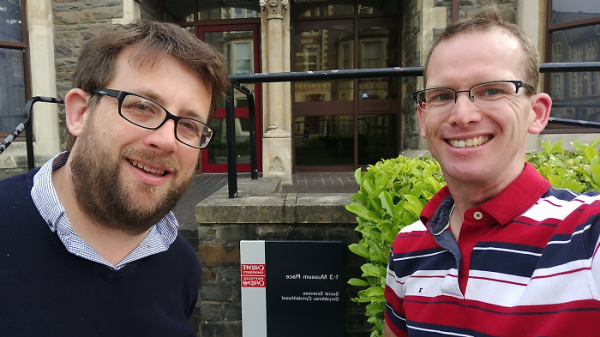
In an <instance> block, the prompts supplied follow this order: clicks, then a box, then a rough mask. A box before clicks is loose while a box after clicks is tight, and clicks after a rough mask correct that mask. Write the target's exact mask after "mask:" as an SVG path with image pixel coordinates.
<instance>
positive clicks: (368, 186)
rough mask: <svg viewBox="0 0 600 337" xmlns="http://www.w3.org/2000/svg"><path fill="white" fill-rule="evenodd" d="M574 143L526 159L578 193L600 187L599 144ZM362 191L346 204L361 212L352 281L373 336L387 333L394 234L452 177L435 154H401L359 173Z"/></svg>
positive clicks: (545, 147) (548, 147) (353, 248)
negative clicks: (356, 272) (359, 260)
mask: <svg viewBox="0 0 600 337" xmlns="http://www.w3.org/2000/svg"><path fill="white" fill-rule="evenodd" d="M599 143H600V138H597V139H595V140H594V141H593V142H592V143H591V144H589V145H587V144H583V143H581V142H580V141H575V142H572V143H571V145H572V146H573V148H574V151H569V152H567V151H565V150H564V149H563V148H562V141H559V142H557V143H556V144H554V145H552V143H551V142H550V141H546V142H543V143H542V148H543V151H541V152H530V153H527V155H526V158H525V159H526V161H528V162H530V163H531V164H533V166H534V167H535V168H536V169H537V170H538V172H540V174H541V175H542V176H544V177H545V178H546V179H548V181H550V183H551V184H552V186H554V187H556V188H568V189H570V190H573V191H576V192H583V191H588V190H592V189H594V190H598V191H600V157H599V156H598V152H597V151H596V146H597V145H598V144H599ZM354 175H355V178H356V181H357V182H358V184H359V185H360V190H359V192H357V193H356V194H354V195H352V200H353V201H354V202H353V203H352V204H350V205H348V206H346V209H347V210H348V211H350V212H352V213H354V214H356V215H357V218H356V220H357V222H358V226H357V227H356V231H358V232H360V233H361V234H362V239H361V240H360V242H358V243H353V244H351V245H350V246H349V247H348V248H349V249H350V250H351V251H352V252H353V253H354V254H356V255H359V256H361V257H363V258H365V259H366V260H367V263H365V264H364V265H363V266H362V267H361V269H362V272H363V274H362V277H361V278H353V279H350V280H349V281H348V283H349V284H351V285H354V286H359V287H362V288H363V289H362V290H360V291H359V292H358V297H356V298H353V299H352V300H353V301H355V302H360V303H367V305H366V310H365V315H366V316H367V317H369V318H368V322H369V323H371V324H372V325H373V327H372V330H373V331H372V333H371V337H380V336H382V334H383V333H382V331H383V313H384V309H385V298H384V295H383V292H384V288H385V278H386V275H387V272H386V270H387V263H388V259H389V253H390V248H391V245H392V242H393V241H394V238H395V237H396V235H397V234H398V232H399V231H400V229H402V228H403V227H404V226H406V225H410V224H412V223H413V222H415V221H417V220H418V218H419V215H420V213H421V210H422V209H423V206H424V205H425V204H426V203H427V201H429V199H431V197H433V195H434V194H435V193H436V192H437V191H438V190H439V189H440V188H442V187H443V186H444V185H446V182H445V180H444V177H443V176H442V171H441V169H440V165H439V163H438V162H437V161H436V160H435V159H434V158H432V157H424V158H422V159H421V158H407V157H403V156H400V157H398V158H394V159H387V160H383V161H380V162H378V163H377V164H375V165H370V166H369V167H368V168H367V170H366V172H361V169H360V168H359V169H357V170H356V172H355V173H354Z"/></svg>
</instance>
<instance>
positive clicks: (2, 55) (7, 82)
mask: <svg viewBox="0 0 600 337" xmlns="http://www.w3.org/2000/svg"><path fill="white" fill-rule="evenodd" d="M24 27H25V24H24V11H23V4H22V3H21V1H20V0H0V136H1V137H2V139H3V138H4V136H6V135H7V134H8V133H10V132H12V131H13V130H14V129H15V127H16V126H17V125H18V124H19V123H21V122H22V121H23V112H24V108H25V102H26V97H27V85H28V83H27V82H26V74H25V71H26V69H25V60H26V59H25V52H26V49H25V45H26V41H25V37H26V36H25V34H24Z"/></svg>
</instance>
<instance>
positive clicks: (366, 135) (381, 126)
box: [358, 114, 398, 165]
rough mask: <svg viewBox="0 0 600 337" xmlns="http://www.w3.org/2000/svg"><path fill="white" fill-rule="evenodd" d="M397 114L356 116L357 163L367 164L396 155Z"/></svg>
mask: <svg viewBox="0 0 600 337" xmlns="http://www.w3.org/2000/svg"><path fill="white" fill-rule="evenodd" d="M397 130H398V115H397V114H388V115H360V116H359V117H358V164H359V165H369V164H375V163H376V162H378V161H380V160H381V159H382V158H383V159H389V158H396V157H398V134H397Z"/></svg>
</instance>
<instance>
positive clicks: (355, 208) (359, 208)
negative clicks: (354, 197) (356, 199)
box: [346, 204, 376, 221]
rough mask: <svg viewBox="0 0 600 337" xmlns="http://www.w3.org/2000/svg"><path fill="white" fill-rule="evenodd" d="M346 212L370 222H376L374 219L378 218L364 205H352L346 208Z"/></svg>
mask: <svg viewBox="0 0 600 337" xmlns="http://www.w3.org/2000/svg"><path fill="white" fill-rule="evenodd" d="M346 210H348V211H350V212H352V213H354V214H356V215H358V216H360V217H362V218H364V219H366V220H369V221H374V219H375V218H376V216H375V215H374V214H373V213H371V212H369V210H368V209H367V208H366V207H365V206H363V205H359V204H350V205H347V206H346Z"/></svg>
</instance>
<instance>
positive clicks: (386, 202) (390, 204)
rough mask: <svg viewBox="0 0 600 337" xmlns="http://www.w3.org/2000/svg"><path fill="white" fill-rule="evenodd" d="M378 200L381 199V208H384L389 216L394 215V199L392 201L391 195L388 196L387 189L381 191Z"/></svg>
mask: <svg viewBox="0 0 600 337" xmlns="http://www.w3.org/2000/svg"><path fill="white" fill-rule="evenodd" d="M379 200H381V206H382V207H383V209H385V211H386V212H387V214H389V215H390V216H391V217H393V216H394V206H395V205H394V201H392V197H391V196H390V193H389V192H387V191H383V192H381V193H380V194H379Z"/></svg>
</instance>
